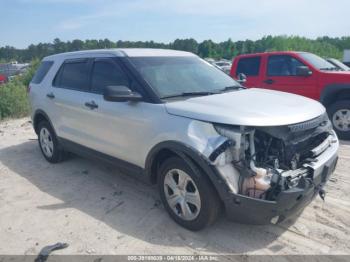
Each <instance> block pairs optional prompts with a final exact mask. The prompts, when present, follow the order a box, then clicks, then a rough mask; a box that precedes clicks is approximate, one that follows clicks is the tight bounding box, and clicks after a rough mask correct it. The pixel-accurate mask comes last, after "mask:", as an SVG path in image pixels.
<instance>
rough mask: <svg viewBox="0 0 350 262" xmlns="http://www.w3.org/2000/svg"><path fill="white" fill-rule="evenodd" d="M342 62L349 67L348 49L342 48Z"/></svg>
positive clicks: (349, 52) (349, 56)
mask: <svg viewBox="0 0 350 262" xmlns="http://www.w3.org/2000/svg"><path fill="white" fill-rule="evenodd" d="M343 63H344V64H346V65H347V66H349V67H350V49H348V50H344V55H343Z"/></svg>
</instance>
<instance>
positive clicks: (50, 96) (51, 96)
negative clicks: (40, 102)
mask: <svg viewBox="0 0 350 262" xmlns="http://www.w3.org/2000/svg"><path fill="white" fill-rule="evenodd" d="M46 97H48V98H50V99H54V98H55V95H54V94H53V93H52V92H51V93H48V94H47V95H46Z"/></svg>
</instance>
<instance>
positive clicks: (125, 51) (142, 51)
mask: <svg viewBox="0 0 350 262" xmlns="http://www.w3.org/2000/svg"><path fill="white" fill-rule="evenodd" d="M95 55H112V56H117V57H154V56H169V57H170V56H195V55H194V54H193V53H190V52H185V51H178V50H171V49H154V48H114V49H96V50H84V51H75V52H67V53H60V54H55V55H50V56H47V57H45V58H44V59H43V60H50V59H57V58H70V57H71V58H73V57H74V58H77V57H89V56H95Z"/></svg>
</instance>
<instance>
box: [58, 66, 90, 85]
mask: <svg viewBox="0 0 350 262" xmlns="http://www.w3.org/2000/svg"><path fill="white" fill-rule="evenodd" d="M88 69H89V68H88V63H87V60H81V59H80V60H70V61H68V62H65V63H64V64H63V65H62V67H61V69H60V71H59V73H58V75H57V77H56V79H55V81H54V86H56V87H61V88H68V89H75V90H79V91H88V90H89V70H88Z"/></svg>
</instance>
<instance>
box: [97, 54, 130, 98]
mask: <svg viewBox="0 0 350 262" xmlns="http://www.w3.org/2000/svg"><path fill="white" fill-rule="evenodd" d="M107 86H128V78H127V77H126V75H125V74H124V72H123V70H122V69H121V68H120V66H119V65H117V64H116V63H114V62H113V61H112V60H111V59H103V60H97V61H95V63H94V66H93V71H92V83H91V91H92V92H95V93H99V94H102V93H103V90H104V88H105V87H107Z"/></svg>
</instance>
